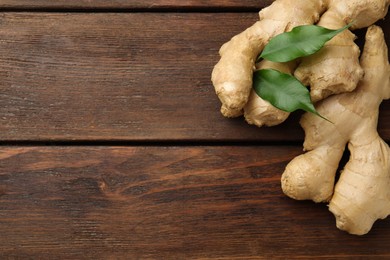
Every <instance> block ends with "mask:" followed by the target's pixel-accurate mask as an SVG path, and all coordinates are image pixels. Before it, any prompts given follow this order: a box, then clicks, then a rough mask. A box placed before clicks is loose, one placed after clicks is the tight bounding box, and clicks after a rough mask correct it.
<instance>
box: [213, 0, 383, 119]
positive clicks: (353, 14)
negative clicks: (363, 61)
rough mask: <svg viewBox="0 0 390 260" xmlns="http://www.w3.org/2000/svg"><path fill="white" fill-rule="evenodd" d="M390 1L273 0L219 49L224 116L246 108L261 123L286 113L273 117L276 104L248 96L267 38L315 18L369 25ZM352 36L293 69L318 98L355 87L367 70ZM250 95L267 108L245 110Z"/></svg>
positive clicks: (216, 80) (217, 74) (217, 72)
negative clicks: (248, 24) (362, 67)
mask: <svg viewBox="0 0 390 260" xmlns="http://www.w3.org/2000/svg"><path fill="white" fill-rule="evenodd" d="M389 3H390V0H361V1H356V0H276V1H274V2H273V3H272V4H271V5H270V6H269V7H267V8H264V9H263V10H261V11H260V13H259V16H260V20H259V21H258V22H256V23H255V24H254V25H252V26H251V27H249V28H248V29H246V30H245V31H244V32H242V33H240V34H238V35H236V36H234V37H233V38H232V39H231V40H230V41H229V42H227V43H225V44H224V45H223V46H222V47H221V49H220V55H221V58H220V61H219V62H218V63H217V64H216V66H215V67H214V70H213V73H212V82H213V84H214V87H215V91H216V93H217V95H218V97H219V99H220V101H221V103H222V107H221V112H222V114H223V115H224V116H226V117H237V116H240V115H242V114H243V113H244V110H245V117H246V118H247V120H248V122H249V123H254V124H257V125H258V126H261V125H263V124H265V125H275V124H279V123H281V122H283V121H284V120H285V116H281V117H270V116H269V114H270V112H268V109H270V110H272V111H273V110H274V109H275V108H273V107H272V105H270V104H267V102H263V100H261V102H259V100H258V98H257V97H256V96H255V95H250V93H251V89H252V75H253V71H254V70H255V61H256V58H257V56H258V55H259V53H261V51H262V50H263V48H264V46H265V45H266V44H267V43H268V42H269V40H270V39H271V38H272V37H274V36H276V35H278V34H280V33H283V32H286V31H290V30H291V29H292V28H294V27H296V26H299V25H307V24H316V23H317V22H320V25H322V26H324V27H329V28H330V29H335V28H340V27H342V26H344V25H346V24H348V23H351V22H353V26H352V27H351V28H352V29H357V28H363V27H367V26H369V25H371V24H372V23H374V22H375V21H377V20H379V19H381V18H383V17H384V16H385V15H386V13H387V9H388V5H389ZM354 39H355V36H354V35H353V34H352V33H351V32H350V31H345V32H343V33H342V34H340V35H338V36H336V37H335V38H334V39H333V40H332V41H330V42H328V43H327V45H326V46H325V48H324V49H323V50H322V51H321V52H319V53H317V54H315V56H314V57H307V58H304V59H302V62H301V63H300V64H299V65H298V68H296V69H295V68H292V69H291V74H295V76H296V77H297V78H298V79H300V80H301V81H303V82H304V83H306V84H310V88H311V96H312V99H313V100H314V101H317V100H321V99H323V98H325V97H327V96H329V95H331V94H335V93H343V92H346V91H352V90H353V89H354V88H355V87H356V85H357V82H358V81H359V80H360V79H361V77H362V75H363V73H362V70H361V68H360V66H359V62H358V61H359V59H358V57H359V49H358V47H357V46H356V45H355V43H354ZM339 46H342V48H339ZM314 65H315V66H314ZM294 71H296V72H294ZM249 97H250V98H251V99H252V98H255V99H257V101H249V103H251V104H254V103H259V105H260V106H261V108H260V110H261V111H263V112H261V113H259V109H256V107H254V106H253V105H249V106H247V108H248V109H247V108H244V107H245V106H246V105H247V103H248V100H249ZM265 104H266V105H265ZM267 107H269V108H267ZM251 111H253V112H254V113H255V114H252V112H251ZM263 116H265V118H263ZM267 118H269V120H271V121H270V122H269V121H268V119H267ZM278 118H280V119H278ZM257 122H258V123H257Z"/></svg>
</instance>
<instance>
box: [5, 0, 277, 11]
mask: <svg viewBox="0 0 390 260" xmlns="http://www.w3.org/2000/svg"><path fill="white" fill-rule="evenodd" d="M272 2H273V0H263V1H258V0H245V1H236V0H214V1H209V0H190V1H187V0H114V1H112V0H93V1H90V0H72V1H68V0H55V1H45V0H2V1H1V2H0V8H4V9H8V8H11V9H12V8H17V9H45V8H47V9H51V8H66V9H74V8H84V9H85V8H89V9H94V10H96V9H101V8H116V9H149V10H153V9H156V8H160V9H161V8H169V9H178V8H180V9H183V8H186V9H199V8H201V9H210V8H222V9H227V8H228V9H231V8H235V9H236V10H237V9H242V8H245V9H248V8H250V9H260V8H262V7H264V6H267V5H269V4H270V3H272Z"/></svg>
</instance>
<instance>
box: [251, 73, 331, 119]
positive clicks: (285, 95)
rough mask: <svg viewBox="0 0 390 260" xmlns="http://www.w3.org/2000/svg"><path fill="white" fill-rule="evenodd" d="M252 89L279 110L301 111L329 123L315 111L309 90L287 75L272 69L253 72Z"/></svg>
mask: <svg viewBox="0 0 390 260" xmlns="http://www.w3.org/2000/svg"><path fill="white" fill-rule="evenodd" d="M253 88H254V90H255V92H256V93H257V95H259V96H260V97H261V98H262V99H264V100H267V101H268V102H270V103H271V104H272V105H273V106H274V107H276V108H278V109H280V110H283V111H286V112H294V111H296V110H298V109H302V110H304V111H307V112H310V113H313V114H315V115H317V116H320V117H321V118H323V119H325V120H327V121H329V120H328V119H326V118H324V117H323V116H321V115H320V114H319V113H318V112H317V111H316V109H315V107H314V105H313V103H312V102H311V99H310V93H309V90H308V89H307V88H306V87H305V86H304V85H303V84H302V83H301V82H300V81H299V80H297V79H296V78H294V77H293V76H291V75H289V74H285V73H282V72H279V71H277V70H274V69H263V70H258V71H255V73H254V74H253ZM329 122H330V121H329Z"/></svg>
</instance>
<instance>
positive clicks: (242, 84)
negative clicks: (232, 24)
mask: <svg viewBox="0 0 390 260" xmlns="http://www.w3.org/2000/svg"><path fill="white" fill-rule="evenodd" d="M324 7H325V6H324V4H323V1H322V0H277V1H275V2H273V3H272V4H271V5H270V6H269V7H267V8H264V9H263V10H261V11H260V13H259V16H260V21H258V22H256V23H255V24H254V25H252V26H251V27H249V28H248V29H246V30H245V31H244V32H242V33H240V34H238V35H236V36H234V37H233V38H232V39H231V40H230V41H229V42H227V43H225V44H224V45H223V46H222V47H221V49H220V51H219V53H220V55H221V59H220V61H219V62H218V63H217V65H215V67H214V70H213V73H212V76H211V79H212V82H213V84H214V87H215V91H216V93H217V95H218V97H219V99H220V100H221V103H222V107H221V113H222V114H223V115H224V116H226V117H237V116H240V115H242V109H243V107H244V106H245V104H246V103H247V101H248V97H249V94H250V91H251V89H252V76H253V71H254V69H255V61H256V58H257V56H258V54H259V53H260V52H261V51H262V50H263V48H264V46H265V45H266V44H267V43H268V41H269V40H270V39H271V38H272V37H274V36H276V35H278V34H280V33H283V32H285V31H290V30H291V29H292V28H294V27H296V26H299V25H305V24H313V23H315V22H317V21H318V19H319V16H320V14H321V13H322V12H323V11H324Z"/></svg>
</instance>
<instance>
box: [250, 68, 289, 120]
mask: <svg viewBox="0 0 390 260" xmlns="http://www.w3.org/2000/svg"><path fill="white" fill-rule="evenodd" d="M295 67H296V65H295V62H287V63H278V62H272V61H267V60H263V61H261V62H260V63H259V64H257V66H256V69H257V70H261V69H275V70H278V71H280V72H283V73H287V74H290V75H291V74H292V72H293V69H294V68H295ZM289 115H290V113H288V112H285V111H282V110H280V109H277V108H276V107H274V106H273V105H271V104H270V103H269V102H268V101H266V100H264V99H262V98H261V97H259V96H258V95H257V94H256V92H255V91H254V90H253V89H252V90H251V93H250V95H249V100H248V103H246V105H245V107H244V116H245V120H246V121H247V122H248V123H249V124H253V125H256V126H263V125H266V126H274V125H278V124H280V123H282V122H284V121H285V120H286V119H287V118H288V116H289Z"/></svg>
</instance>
